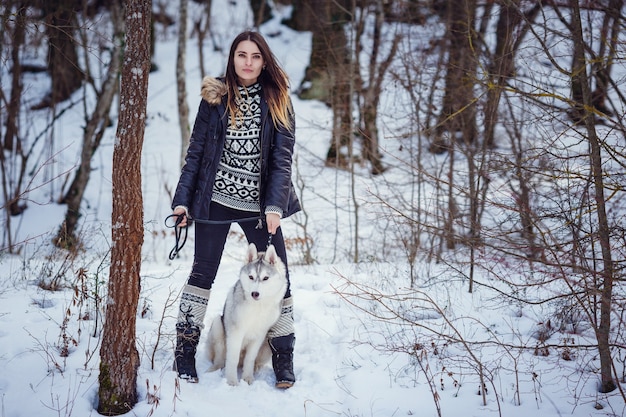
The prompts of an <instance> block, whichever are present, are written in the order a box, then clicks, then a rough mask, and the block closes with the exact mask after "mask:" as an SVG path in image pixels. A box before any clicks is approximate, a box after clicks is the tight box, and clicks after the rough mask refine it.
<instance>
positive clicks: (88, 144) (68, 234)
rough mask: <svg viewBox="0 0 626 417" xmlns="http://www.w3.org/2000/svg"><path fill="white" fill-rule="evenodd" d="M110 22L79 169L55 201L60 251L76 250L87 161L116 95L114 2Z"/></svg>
mask: <svg viewBox="0 0 626 417" xmlns="http://www.w3.org/2000/svg"><path fill="white" fill-rule="evenodd" d="M111 20H112V22H113V31H114V41H113V51H112V52H111V62H110V63H109V68H108V70H107V76H106V79H105V81H104V83H103V85H102V89H101V92H100V94H99V95H98V97H97V101H96V107H95V109H94V112H93V114H92V115H91V118H90V119H89V121H88V122H87V125H86V126H85V129H84V132H83V145H82V149H81V154H80V166H79V167H78V169H77V170H76V175H75V177H74V180H73V181H72V184H71V185H70V187H69V188H68V190H67V193H65V196H64V197H63V198H62V199H61V201H59V203H60V204H67V211H66V213H65V219H64V221H63V224H62V225H61V226H60V228H59V231H58V232H57V235H56V237H55V238H54V240H53V242H54V244H55V245H56V246H57V247H60V248H66V249H76V245H78V244H79V238H78V236H76V229H77V227H78V220H79V219H80V216H81V214H80V206H81V203H82V201H83V195H84V194H85V189H86V188H87V185H88V183H89V178H90V175H91V159H92V158H93V155H94V154H95V152H96V150H97V149H98V147H99V146H100V142H101V140H102V137H103V136H104V132H105V130H106V128H107V127H108V125H109V122H110V111H111V106H112V104H113V100H114V98H115V95H116V94H117V91H118V85H119V73H120V64H121V58H122V54H123V41H124V39H123V36H124V33H123V32H124V21H123V16H122V12H121V6H120V5H119V3H117V2H116V3H115V4H114V5H113V6H111Z"/></svg>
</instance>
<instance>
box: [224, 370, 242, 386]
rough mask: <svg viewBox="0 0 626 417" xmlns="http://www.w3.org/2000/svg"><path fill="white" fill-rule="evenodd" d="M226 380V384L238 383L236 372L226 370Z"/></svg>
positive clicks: (233, 384) (234, 384)
mask: <svg viewBox="0 0 626 417" xmlns="http://www.w3.org/2000/svg"><path fill="white" fill-rule="evenodd" d="M226 382H227V383H228V385H232V386H233V387H234V386H236V385H239V380H238V379H237V372H236V371H235V372H234V373H233V372H226Z"/></svg>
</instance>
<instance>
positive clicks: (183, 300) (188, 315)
mask: <svg viewBox="0 0 626 417" xmlns="http://www.w3.org/2000/svg"><path fill="white" fill-rule="evenodd" d="M210 295H211V290H205V289H204V288H200V287H194V286H193V285H189V284H186V285H185V286H184V287H183V292H182V294H181V296H180V307H179V309H178V323H187V322H189V323H190V324H193V325H195V326H198V327H199V328H201V329H202V328H204V316H205V314H206V306H207V304H208V303H209V297H210Z"/></svg>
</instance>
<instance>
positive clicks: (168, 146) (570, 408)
mask: <svg viewBox="0 0 626 417" xmlns="http://www.w3.org/2000/svg"><path fill="white" fill-rule="evenodd" d="M213 3H214V6H213V10H214V11H215V13H218V14H216V16H215V17H214V19H213V21H214V29H215V31H216V33H218V34H219V35H218V36H217V38H216V39H218V41H220V42H222V43H223V45H222V46H223V48H224V51H223V52H211V54H210V55H209V56H208V57H207V62H206V66H207V70H208V71H209V73H210V74H212V75H219V74H221V72H222V71H223V67H224V65H225V59H224V54H225V53H227V50H228V46H229V42H230V41H229V39H232V37H233V36H234V35H235V34H236V33H238V32H240V31H241V30H243V29H245V28H246V27H247V26H248V25H249V22H250V21H251V16H250V12H249V11H248V10H247V8H246V7H245V4H247V2H227V1H214V2H213ZM237 4H238V5H237ZM190 5H191V6H192V5H193V2H190ZM193 10H194V9H193V8H192V11H193ZM284 11H285V12H287V11H286V10H284ZM168 30H169V32H168V31H163V30H161V31H160V32H159V34H160V35H159V41H158V43H157V48H156V56H155V61H156V63H157V64H158V66H159V71H157V72H154V73H152V74H151V76H150V85H149V99H148V123H147V129H146V136H145V143H144V149H143V162H142V165H143V181H144V186H143V187H144V193H143V198H144V207H145V209H144V220H145V223H146V237H145V241H144V251H143V252H144V262H143V264H142V283H141V285H142V290H141V299H140V310H141V311H140V312H138V320H137V341H138V349H139V352H140V355H141V367H140V369H139V375H138V392H139V398H140V401H139V403H138V404H137V405H136V406H135V407H134V408H133V409H132V411H131V412H129V413H128V414H127V415H128V416H175V415H176V416H178V415H180V416H244V417H253V416H259V417H267V416H274V417H282V416H289V417H295V416H306V417H317V416H319V417H322V416H323V417H332V416H340V417H344V416H346V417H357V416H363V417H365V416H371V417H391V416H394V417H397V416H437V415H442V416H448V417H457V416H458V417H461V416H463V417H471V416H481V417H482V416H506V417H517V416H519V417H527V416H529V415H533V414H535V415H540V416H542V417H552V416H554V417H556V416H565V415H572V416H578V417H582V416H622V415H624V412H625V408H624V403H623V401H622V400H621V398H620V397H619V396H618V395H617V394H613V395H608V396H607V395H600V394H598V393H597V389H596V383H597V378H598V376H597V374H595V372H594V371H595V370H596V366H597V363H596V362H595V361H596V359H597V358H595V356H594V351H593V350H590V351H589V352H587V353H579V354H578V355H576V356H574V357H573V358H571V357H569V358H568V357H567V354H566V352H564V351H562V350H561V351H559V350H557V349H549V351H548V352H547V353H548V356H542V355H541V353H542V352H538V354H537V355H535V354H533V352H524V353H521V352H518V351H516V350H515V349H513V348H510V349H507V348H505V347H503V346H507V345H511V346H513V345H518V344H522V343H525V344H527V345H528V344H532V342H529V341H532V340H534V338H536V337H537V335H536V333H537V331H538V329H539V328H538V323H540V322H541V321H542V320H543V319H544V316H542V312H541V310H539V309H534V310H531V309H529V308H528V307H523V306H516V305H502V304H501V302H500V301H499V300H497V299H494V298H493V297H492V294H490V293H488V292H487V291H486V290H484V291H483V290H481V289H480V288H479V289H477V290H476V291H475V292H474V293H473V294H470V293H468V292H467V283H466V282H464V281H463V280H458V279H455V278H454V277H453V276H448V275H446V270H445V269H443V267H441V266H433V265H427V264H419V265H417V269H418V274H417V275H418V276H419V279H418V280H417V286H416V288H415V289H414V290H412V291H409V290H408V289H407V288H408V287H409V284H410V279H409V277H408V272H407V271H408V270H409V266H408V265H406V262H405V261H403V260H397V259H391V260H386V261H383V259H384V256H375V255H376V254H377V251H378V250H379V248H378V247H377V245H380V244H381V242H379V241H377V239H376V236H375V234H372V236H373V237H372V239H371V240H370V242H369V244H368V246H367V248H365V249H364V251H365V252H367V253H371V254H372V262H363V263H358V264H353V263H350V262H349V259H346V254H347V253H348V252H349V251H348V249H347V248H349V247H350V245H351V244H352V243H351V231H352V230H353V229H352V228H351V227H350V226H349V225H350V223H351V217H350V216H351V215H350V213H349V212H347V211H343V210H340V209H337V208H336V207H347V206H349V205H350V189H349V183H350V177H349V174H348V173H345V172H340V171H339V172H338V171H335V170H333V169H330V168H325V167H324V163H323V161H324V156H325V152H326V148H327V146H328V141H329V129H330V112H329V110H328V109H327V108H326V107H325V106H324V105H323V104H320V103H316V102H305V101H300V100H298V99H297V98H296V97H295V96H294V98H293V99H294V106H295V110H296V114H297V128H298V130H297V149H296V153H297V155H296V157H297V161H296V164H295V165H296V166H295V167H294V170H295V171H296V172H297V174H294V175H298V176H300V177H301V178H302V180H303V181H304V184H305V188H304V190H302V192H301V198H302V202H303V205H304V207H305V211H306V213H307V216H308V217H309V218H308V226H307V228H306V230H305V229H304V228H303V227H302V226H300V225H299V224H301V223H302V222H303V220H304V219H303V217H302V215H298V216H295V218H293V219H290V220H287V221H285V222H284V224H283V229H284V233H285V236H286V238H287V239H291V241H292V242H293V246H292V247H291V249H290V256H291V258H290V266H291V280H292V291H293V294H294V300H295V327H296V337H297V342H296V348H295V359H294V364H295V372H296V377H297V382H296V384H295V385H294V387H292V388H291V389H289V390H286V391H281V390H277V389H275V388H274V386H273V385H274V377H273V371H272V369H271V366H269V365H268V366H267V367H265V368H263V369H262V370H261V371H260V372H259V373H258V374H257V375H256V381H255V382H254V383H253V384H252V385H247V384H246V383H241V384H240V385H239V386H236V387H232V386H229V385H228V384H227V383H226V381H225V378H224V376H223V375H222V373H221V372H213V373H208V372H206V370H207V369H208V368H209V366H210V363H209V361H208V360H207V359H206V349H205V347H204V345H203V344H202V342H201V346H200V349H199V353H198V370H199V372H200V382H199V383H198V384H188V383H185V382H179V381H178V380H177V379H176V375H175V373H174V372H172V370H171V366H172V360H173V343H174V322H175V315H176V314H175V311H176V308H177V306H178V301H177V300H176V298H177V296H178V294H179V291H180V289H181V287H182V285H183V284H184V282H185V280H186V278H187V274H188V272H189V269H190V264H191V260H192V247H193V242H192V241H190V242H188V243H187V246H186V247H185V248H184V250H183V252H182V253H181V256H180V258H178V259H176V260H174V261H169V260H167V254H168V252H169V250H170V248H171V246H172V245H173V243H174V240H173V236H172V234H171V231H170V230H169V229H166V228H165V227H164V225H163V220H164V218H165V216H167V215H168V214H169V213H170V209H169V206H170V195H169V193H171V191H172V190H173V188H174V187H175V185H176V181H177V179H178V171H179V148H180V144H179V142H180V141H179V130H178V121H177V113H176V111H175V106H176V86H175V76H174V73H175V67H174V62H175V59H174V57H175V56H176V40H175V32H174V31H173V30H174V29H171V28H170V29H168ZM262 32H263V33H265V34H266V35H267V39H268V42H269V43H270V46H271V47H272V48H273V50H274V52H275V54H276V56H277V57H278V59H279V60H280V61H281V62H282V63H283V65H284V66H285V68H286V69H287V71H288V73H289V74H290V76H291V80H292V86H294V87H297V86H298V85H299V83H300V80H301V79H302V77H303V74H304V69H305V67H306V65H307V63H308V57H309V53H310V43H311V37H310V34H308V33H297V32H294V31H291V30H290V29H288V28H285V27H283V26H281V25H280V17H277V18H275V19H274V20H273V21H271V22H269V23H267V24H266V25H264V26H263V27H262ZM195 48H196V41H195V39H193V38H192V39H190V40H189V46H188V52H187V57H188V76H187V83H188V91H189V104H190V108H191V112H192V117H193V116H194V115H195V110H196V109H197V106H198V104H199V100H200V97H199V85H200V75H199V69H198V62H197V54H196V53H195ZM75 111H76V112H77V114H76V115H75V119H74V120H72V116H71V114H70V115H68V116H67V119H66V120H67V122H66V123H65V124H64V125H63V127H62V131H63V132H62V134H59V136H60V137H62V138H63V141H64V144H63V145H60V144H57V145H56V146H58V148H59V149H58V152H59V155H55V159H56V160H57V161H62V162H63V164H59V165H61V167H59V168H54V169H55V170H56V171H54V172H50V173H48V174H47V175H49V176H52V177H54V176H55V175H60V173H62V172H63V171H64V170H65V169H68V168H69V167H71V165H72V163H73V162H68V161H73V160H74V159H75V158H77V154H78V152H77V146H78V144H79V142H80V140H79V138H80V133H81V123H82V121H81V120H80V114H78V113H79V112H80V110H75ZM114 134H115V132H114V129H110V131H109V132H108V134H107V136H106V137H105V139H104V142H103V144H102V146H101V147H100V149H99V150H98V152H97V154H96V156H95V158H94V165H95V170H94V172H93V175H92V181H91V183H90V186H89V189H88V191H87V195H86V197H85V215H84V216H83V226H82V228H83V230H82V234H83V236H84V237H86V238H87V242H88V247H87V248H86V249H87V250H86V252H85V253H84V255H81V256H80V257H79V259H74V260H71V259H68V258H66V257H65V254H64V253H63V252H62V251H55V250H53V249H51V248H50V246H49V244H48V242H49V241H50V239H51V237H52V236H53V235H54V233H55V232H56V229H57V227H58V225H59V224H60V223H61V219H62V217H63V215H64V207H62V206H58V205H56V204H55V203H54V202H50V201H52V199H53V198H54V197H55V196H52V195H51V194H53V193H54V192H56V193H59V192H60V191H59V190H58V189H57V190H54V189H53V190H52V191H50V190H49V188H48V187H42V188H40V189H38V190H35V191H34V192H33V193H32V195H31V200H32V201H31V203H30V204H29V208H28V210H27V211H26V212H25V213H24V215H23V219H21V220H20V221H16V220H14V222H13V227H15V228H16V233H17V234H18V236H20V239H23V240H25V244H24V245H23V249H22V252H21V254H20V255H6V254H2V255H0V269H1V271H2V277H1V278H2V279H1V280H0V417H22V416H24V417H26V416H28V417H32V416H41V417H47V416H50V417H52V416H64V417H69V416H75V417H83V416H93V415H97V412H96V411H95V407H96V405H97V390H98V383H97V379H98V361H99V352H98V348H99V343H100V342H99V341H100V339H99V337H100V335H101V330H102V311H101V307H102V305H101V303H102V299H101V297H102V296H103V294H104V293H105V291H106V279H107V274H108V265H107V264H106V262H105V261H103V259H105V257H106V254H107V248H108V245H109V241H110V238H109V236H110V211H111V199H110V195H111V187H110V177H111V159H112V158H111V154H112V150H113V147H112V143H113V140H114ZM66 146H67V148H66ZM53 153H54V152H53ZM63 167H65V168H63ZM385 175H391V176H393V175H394V169H393V168H392V169H390V170H389V171H388V172H387V173H386V174H385ZM396 175H402V174H401V173H400V174H396ZM370 181H372V180H371V179H368V178H367V177H366V176H362V177H361V176H359V177H358V178H357V180H356V184H357V186H358V189H359V191H358V192H359V193H360V195H361V197H360V198H363V199H364V200H367V195H368V191H370V190H371V189H370V186H371V185H372V184H371V183H370ZM367 215H368V216H375V213H369V214H367ZM305 231H306V233H307V234H308V236H309V237H310V238H311V239H312V242H313V245H314V255H315V257H316V259H317V260H318V261H319V262H318V263H316V264H314V265H303V264H302V263H300V262H299V261H300V259H301V256H302V250H301V248H302V246H301V245H300V244H301V242H302V240H301V239H302V238H303V236H304V232H305ZM191 232H193V230H192V231H191ZM363 233H371V230H370V229H368V228H367V227H364V228H363ZM192 234H193V233H191V235H192ZM191 238H193V236H191ZM299 242H300V243H299ZM245 249H246V245H245V242H243V241H242V239H241V234H240V233H238V232H237V228H234V229H233V234H232V236H231V238H230V239H229V242H228V244H227V248H226V251H225V255H224V258H223V261H222V265H221V267H220V271H219V275H218V279H217V281H216V284H215V286H214V288H213V291H212V295H211V300H210V302H209V310H208V313H207V318H206V320H205V322H206V323H209V322H210V320H211V319H212V317H214V316H215V315H216V314H219V312H220V311H221V309H222V305H223V302H224V299H225V296H226V291H227V290H228V288H229V287H230V286H231V285H232V284H233V283H234V280H235V279H236V276H237V271H238V269H239V267H240V265H241V262H242V260H243V257H244V253H245ZM513 271H514V269H513V268H512V269H511V273H512V272H513ZM57 275H58V276H64V277H66V278H69V280H70V282H71V283H73V284H74V285H76V287H77V288H79V290H77V291H73V290H71V289H65V290H61V291H55V292H51V291H46V290H43V289H41V288H40V287H39V286H38V285H37V284H38V283H39V282H40V281H42V280H43V281H46V282H50V281H53V279H54V277H55V276H57ZM476 279H477V280H485V281H486V280H487V279H488V278H487V277H482V276H480V275H479V274H478V275H477V278H476ZM61 282H62V283H65V282H66V281H64V280H61ZM378 292H380V293H384V294H389V295H390V297H388V298H387V299H385V300H384V302H386V303H387V302H388V303H390V308H389V309H386V308H385V305H384V304H382V303H380V302H377V301H374V300H373V299H374V298H376V297H375V296H376V294H377V293H378ZM394 312H402V315H401V316H402V317H403V319H401V320H400V319H399V318H398V317H397V316H396V317H394ZM119 325H120V326H123V325H124V323H119ZM436 329H441V331H442V333H446V334H448V335H449V334H452V333H455V332H458V337H459V342H458V343H444V342H443V340H444V338H441V337H437V336H436V335H435V330H436ZM585 334H586V333H585V332H579V333H578V334H574V335H571V337H576V338H577V341H580V340H581V339H583V340H584V338H585V337H586V336H585ZM567 337H570V336H567ZM579 338H580V339H579ZM461 340H474V341H483V342H484V344H482V345H480V346H479V345H472V346H466V345H463V343H461V342H460V341H461ZM496 342H497V343H496ZM559 342H560V341H559ZM588 343H589V344H593V339H589V340H588ZM62 352H66V353H67V355H65V356H63V355H62V354H61V353H62ZM566 359H573V360H566ZM479 365H481V366H483V374H484V376H485V381H484V382H485V385H486V395H485V397H484V398H483V396H482V389H481V381H480V380H479V378H478V367H479ZM484 399H486V405H485V404H484V403H483V401H484Z"/></svg>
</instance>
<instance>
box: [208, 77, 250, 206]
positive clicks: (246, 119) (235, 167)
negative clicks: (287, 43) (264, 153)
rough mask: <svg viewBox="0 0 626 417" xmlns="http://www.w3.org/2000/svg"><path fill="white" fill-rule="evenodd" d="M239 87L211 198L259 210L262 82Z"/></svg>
mask: <svg viewBox="0 0 626 417" xmlns="http://www.w3.org/2000/svg"><path fill="white" fill-rule="evenodd" d="M238 88H239V95H240V98H238V99H237V108H238V114H237V115H236V116H235V118H234V119H235V120H234V126H233V120H232V118H230V117H229V121H228V127H227V129H226V138H225V143H224V150H223V152H222V156H221V159H220V163H219V166H218V169H217V176H216V177H215V184H214V186H213V197H212V199H213V201H215V202H216V203H219V204H222V205H224V206H226V207H230V208H233V209H236V210H241V211H249V212H259V211H260V203H259V179H260V172H261V140H260V132H261V85H260V84H259V83H255V84H252V85H251V86H248V87H244V86H238Z"/></svg>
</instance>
